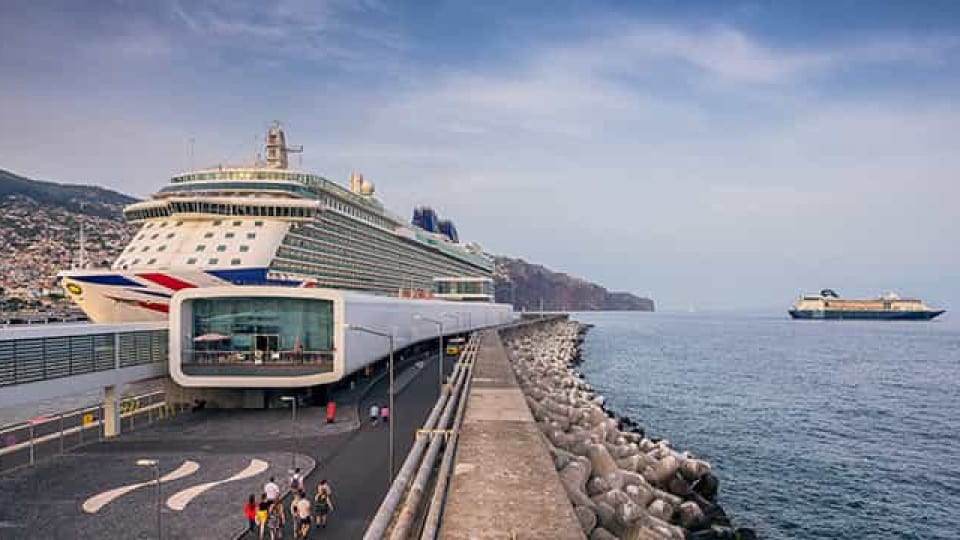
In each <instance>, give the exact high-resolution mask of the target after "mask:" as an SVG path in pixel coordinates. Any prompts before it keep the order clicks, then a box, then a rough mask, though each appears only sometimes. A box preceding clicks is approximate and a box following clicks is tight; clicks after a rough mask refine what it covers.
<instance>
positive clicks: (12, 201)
mask: <svg viewBox="0 0 960 540" xmlns="http://www.w3.org/2000/svg"><path fill="white" fill-rule="evenodd" d="M136 200H137V199H135V198H133V197H130V196H127V195H124V194H122V193H118V192H116V191H111V190H109V189H104V188H100V187H96V186H82V185H74V184H58V183H54V182H41V181H37V180H31V179H29V178H25V177H23V176H20V175H17V174H14V173H11V172H9V171H5V170H3V169H0V238H3V239H4V242H2V243H0V288H2V289H3V290H4V292H5V295H6V297H8V298H21V299H34V300H36V299H39V298H41V297H44V296H47V295H49V294H50V293H51V292H53V293H55V292H56V286H55V283H54V282H55V276H56V274H57V272H58V271H60V270H62V269H64V268H70V267H72V266H76V265H78V264H79V260H78V259H79V252H80V229H81V224H82V225H83V227H82V228H83V229H84V230H85V231H86V234H85V235H84V236H85V238H84V248H85V249H84V251H85V255H86V257H85V259H86V261H87V263H88V264H92V265H94V266H109V265H110V263H111V262H112V261H113V260H114V259H115V258H116V257H117V255H118V254H119V253H120V252H121V251H122V250H123V249H124V247H125V246H126V245H127V243H128V242H129V240H130V238H131V236H132V235H133V234H134V232H135V231H136V226H135V225H131V224H128V223H126V222H125V221H124V219H123V207H124V206H125V205H127V204H130V203H132V202H135V201H136ZM495 276H496V284H495V286H496V296H497V301H498V302H504V303H512V304H513V305H514V306H515V307H516V309H518V310H519V309H524V310H537V309H539V308H540V305H541V300H542V302H543V307H544V309H549V310H570V311H590V310H631V311H653V308H654V306H653V301H652V300H650V299H648V298H640V297H637V296H634V295H633V294H630V293H624V292H610V291H608V290H606V289H605V288H603V287H601V286H599V285H596V284H594V283H590V282H588V281H585V280H583V279H580V278H576V277H572V276H569V275H567V274H562V273H558V272H554V271H552V270H550V269H548V268H545V267H543V266H541V265H536V264H530V263H527V262H525V261H524V260H522V259H514V258H509V257H497V258H496V269H495Z"/></svg>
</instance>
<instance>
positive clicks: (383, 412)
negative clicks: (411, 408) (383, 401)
mask: <svg viewBox="0 0 960 540" xmlns="http://www.w3.org/2000/svg"><path fill="white" fill-rule="evenodd" d="M380 419H381V420H383V423H384V424H387V423H389V422H390V409H389V408H388V407H387V406H386V405H384V406H383V407H380Z"/></svg>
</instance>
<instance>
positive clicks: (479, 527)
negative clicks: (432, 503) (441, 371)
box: [440, 330, 584, 540]
mask: <svg viewBox="0 0 960 540" xmlns="http://www.w3.org/2000/svg"><path fill="white" fill-rule="evenodd" d="M440 537H441V538H444V539H460V538H510V539H513V538H517V539H519V538H551V539H556V540H563V539H570V540H573V539H582V538H584V535H583V533H582V532H581V527H580V523H579V521H578V520H577V517H576V514H574V511H573V506H572V505H571V504H570V501H569V499H568V497H567V494H566V492H565V491H564V488H563V485H562V484H561V483H560V477H559V475H558V474H557V471H556V469H555V467H554V464H553V459H552V458H551V457H550V454H549V453H548V451H547V448H546V446H545V445H544V442H543V438H542V436H541V434H540V429H539V428H538V427H537V424H536V422H535V421H534V419H533V416H532V415H531V414H530V409H529V408H528V407H527V403H526V401H525V399H524V396H523V393H522V392H521V390H520V387H519V386H518V385H517V381H516V378H515V377H514V374H513V370H512V368H511V367H510V362H509V360H508V359H507V354H506V351H505V350H504V348H503V343H502V342H501V340H500V336H499V334H498V333H497V332H496V331H492V330H488V331H486V332H485V333H484V336H483V341H482V343H481V346H480V351H479V354H478V355H477V359H476V365H475V367H474V372H473V385H472V387H471V390H470V396H469V400H468V402H467V409H466V414H465V417H464V422H463V427H462V429H461V433H460V442H459V446H458V449H457V458H456V462H455V466H454V473H453V478H452V480H451V482H450V490H449V493H448V496H447V504H446V507H445V511H444V516H443V526H442V528H441V531H440Z"/></svg>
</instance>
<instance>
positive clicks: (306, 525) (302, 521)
mask: <svg viewBox="0 0 960 540" xmlns="http://www.w3.org/2000/svg"><path fill="white" fill-rule="evenodd" d="M299 495H300V499H299V500H298V501H297V520H296V522H295V523H296V527H297V532H298V533H300V536H299V537H300V538H306V537H307V535H308V534H310V521H311V520H310V518H311V511H310V499H309V498H308V497H307V494H306V493H305V492H303V491H301V492H300V494H299Z"/></svg>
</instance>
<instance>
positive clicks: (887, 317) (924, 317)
mask: <svg viewBox="0 0 960 540" xmlns="http://www.w3.org/2000/svg"><path fill="white" fill-rule="evenodd" d="M788 313H789V314H790V316H791V317H793V318H794V319H816V320H869V321H929V320H931V319H933V318H935V317H937V316H939V315H941V314H942V313H943V310H929V311H868V310H839V309H838V310H812V309H804V310H800V309H791V310H790V311H788Z"/></svg>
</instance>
